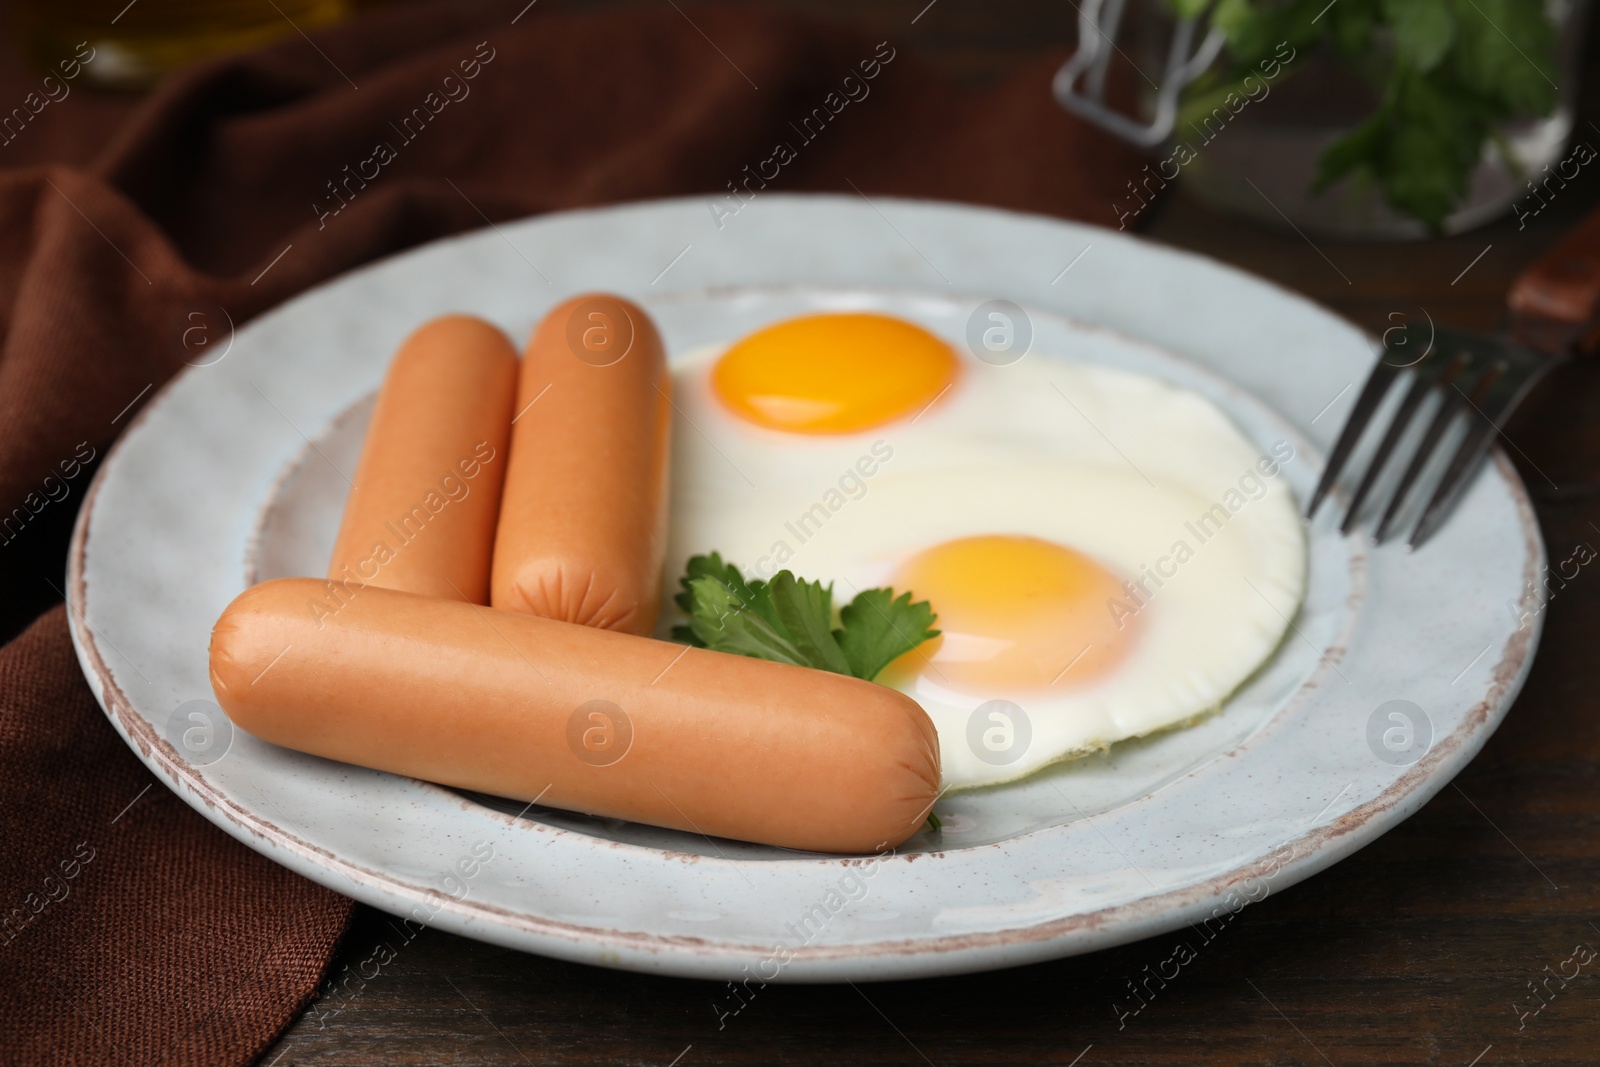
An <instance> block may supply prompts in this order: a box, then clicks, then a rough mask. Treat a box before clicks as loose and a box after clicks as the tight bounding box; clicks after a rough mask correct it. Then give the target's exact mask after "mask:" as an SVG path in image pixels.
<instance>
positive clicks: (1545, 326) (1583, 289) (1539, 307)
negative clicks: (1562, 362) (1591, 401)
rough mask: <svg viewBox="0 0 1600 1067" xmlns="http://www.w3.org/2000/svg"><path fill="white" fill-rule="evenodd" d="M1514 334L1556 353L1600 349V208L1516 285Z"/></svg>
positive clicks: (1508, 300)
mask: <svg viewBox="0 0 1600 1067" xmlns="http://www.w3.org/2000/svg"><path fill="white" fill-rule="evenodd" d="M1506 303H1507V304H1508V305H1509V306H1510V309H1511V329H1510V333H1511V336H1512V337H1513V338H1514V339H1516V340H1518V341H1520V342H1522V343H1523V344H1526V345H1528V346H1530V347H1533V348H1536V349H1539V350H1541V351H1544V352H1551V353H1568V352H1573V353H1582V354H1590V353H1593V352H1595V351H1596V350H1597V349H1600V211H1595V212H1593V213H1592V214H1590V215H1589V216H1588V217H1586V218H1585V219H1584V220H1583V221H1582V222H1580V223H1578V225H1577V226H1575V227H1573V228H1572V230H1570V231H1569V232H1568V233H1567V235H1566V236H1565V237H1563V238H1562V239H1561V240H1560V241H1559V242H1557V244H1556V245H1555V247H1554V248H1552V249H1550V250H1549V251H1548V252H1546V253H1545V254H1544V255H1542V256H1540V257H1539V258H1538V259H1537V260H1535V261H1534V263H1533V265H1532V266H1530V267H1528V269H1526V270H1524V271H1523V272H1522V273H1521V274H1519V275H1518V276H1517V280H1516V281H1514V282H1512V283H1511V292H1510V294H1509V295H1508V296H1507V298H1506Z"/></svg>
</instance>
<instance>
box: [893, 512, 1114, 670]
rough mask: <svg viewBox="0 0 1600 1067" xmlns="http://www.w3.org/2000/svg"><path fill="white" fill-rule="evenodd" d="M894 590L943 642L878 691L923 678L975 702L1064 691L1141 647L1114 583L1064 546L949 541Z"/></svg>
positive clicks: (908, 570)
mask: <svg viewBox="0 0 1600 1067" xmlns="http://www.w3.org/2000/svg"><path fill="white" fill-rule="evenodd" d="M894 586H895V588H896V589H899V590H909V591H910V592H911V594H912V597H913V599H916V600H926V601H928V602H929V603H930V604H931V605H932V607H933V610H934V611H935V612H936V613H937V614H938V620H937V622H935V623H934V625H935V626H936V627H937V628H938V630H939V631H940V636H938V637H936V638H934V640H933V641H930V642H928V643H927V644H924V645H922V646H921V647H920V648H917V649H913V650H912V651H910V652H908V653H906V654H905V655H903V656H901V657H900V658H899V659H897V660H895V662H894V663H892V664H890V665H889V668H888V669H887V671H886V672H885V674H884V675H883V677H881V678H880V679H879V680H880V681H886V682H888V683H889V684H891V685H893V684H896V683H897V682H907V681H910V680H911V679H912V678H913V677H915V676H917V675H922V676H925V677H927V678H929V679H930V680H931V681H934V682H936V683H937V684H939V685H942V686H948V687H949V688H952V689H955V690H958V691H960V692H963V693H968V694H972V695H977V696H990V697H992V696H994V695H996V694H997V693H1001V692H1008V691H1015V690H1022V689H1029V690H1037V689H1051V688H1056V689H1064V688H1067V687H1069V686H1077V685H1082V684H1084V683H1086V682H1089V681H1093V680H1094V679H1096V678H1097V677H1099V676H1100V675H1102V674H1104V673H1106V672H1107V671H1108V670H1109V669H1111V668H1112V667H1114V666H1115V665H1116V664H1117V662H1118V661H1119V660H1121V659H1122V658H1123V657H1124V656H1125V655H1126V654H1127V652H1128V649H1129V647H1130V646H1131V644H1132V642H1133V639H1134V638H1135V637H1136V632H1135V631H1136V629H1137V617H1136V616H1129V615H1128V614H1127V613H1126V612H1121V613H1116V612H1113V611H1112V610H1111V609H1110V607H1109V604H1108V602H1109V601H1112V600H1118V601H1124V602H1125V594H1124V592H1123V589H1122V583H1120V582H1119V581H1118V580H1117V579H1116V577H1115V576H1113V575H1112V573H1111V572H1110V571H1108V570H1106V569H1105V568H1104V567H1102V566H1101V565H1100V564H1099V563H1096V562H1095V561H1094V560H1092V559H1090V558H1089V557H1088V556H1085V555H1083V554H1082V553H1080V552H1075V551H1073V550H1072V549H1070V548H1067V547H1066V546H1064V545H1059V544H1056V543H1054V542H1052V541H1045V540H1041V539H1039V538H1036V537H1021V536H1012V535H1003V534H995V535H984V536H979V537H964V538H961V539H959V540H955V541H946V542H944V543H943V544H939V545H935V546H933V547H932V548H929V549H926V550H924V551H922V552H920V553H918V554H917V555H916V556H913V557H912V558H911V559H909V560H907V561H906V563H905V564H904V565H903V566H902V567H901V568H900V570H899V572H898V573H897V574H896V575H895V580H894Z"/></svg>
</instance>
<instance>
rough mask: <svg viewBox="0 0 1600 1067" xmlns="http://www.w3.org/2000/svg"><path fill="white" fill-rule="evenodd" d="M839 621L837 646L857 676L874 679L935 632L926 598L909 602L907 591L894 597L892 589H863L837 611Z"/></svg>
mask: <svg viewBox="0 0 1600 1067" xmlns="http://www.w3.org/2000/svg"><path fill="white" fill-rule="evenodd" d="M839 621H840V622H841V623H842V624H843V625H844V629H843V630H842V631H841V633H840V635H839V646H840V647H841V648H842V649H843V650H844V655H845V658H846V659H847V660H849V661H850V670H851V673H852V674H854V675H855V676H856V677H857V678H876V677H877V676H878V672H879V671H881V670H883V669H884V668H885V667H887V666H888V665H889V664H890V663H892V662H893V661H894V660H896V659H898V658H899V657H900V656H902V655H904V654H905V653H907V652H909V651H911V650H912V649H913V648H916V647H917V646H918V645H920V644H922V642H924V641H926V640H928V639H929V638H932V637H937V636H938V635H939V631H938V630H935V629H933V622H934V614H933V609H932V608H930V607H929V606H928V602H927V601H926V600H924V601H921V602H919V603H916V604H913V603H912V602H911V594H910V593H901V594H900V596H899V597H898V598H897V597H896V596H895V595H894V590H892V589H863V590H862V591H861V592H860V593H858V594H856V598H855V599H854V600H852V601H850V603H849V604H848V605H847V606H846V607H845V609H844V610H843V611H841V612H840V613H839Z"/></svg>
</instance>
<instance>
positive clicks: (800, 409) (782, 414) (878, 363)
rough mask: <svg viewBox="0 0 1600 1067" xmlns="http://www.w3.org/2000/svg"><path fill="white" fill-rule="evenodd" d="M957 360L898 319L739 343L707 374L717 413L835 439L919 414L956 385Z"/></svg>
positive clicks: (790, 324) (801, 322) (816, 318)
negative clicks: (723, 410) (722, 409)
mask: <svg viewBox="0 0 1600 1067" xmlns="http://www.w3.org/2000/svg"><path fill="white" fill-rule="evenodd" d="M958 367H959V364H958V363H957V361H956V355H955V352H953V351H952V350H951V348H950V346H949V345H947V344H945V343H944V342H943V341H941V340H939V338H937V337H935V336H934V335H933V334H931V333H929V332H928V331H927V330H924V329H922V328H921V327H920V326H914V325H912V324H911V323H909V322H905V321H903V320H901V319H896V318H891V317H890V316H888V315H874V314H867V313H849V314H827V315H808V316H806V317H804V318H799V319H790V320H788V321H787V322H780V323H776V324H775V325H772V326H768V327H766V328H765V329H762V330H757V331H756V332H755V333H753V334H751V335H750V336H748V337H746V338H744V339H743V340H742V341H739V342H738V343H737V344H735V345H734V346H733V347H732V348H730V349H728V351H727V352H726V353H724V354H723V356H722V358H721V359H719V360H718V361H717V364H716V366H715V367H714V368H713V369H712V371H711V387H712V389H713V391H714V392H715V393H716V395H717V397H718V399H720V400H721V401H722V402H723V403H724V404H725V405H727V406H728V408H729V409H731V410H732V411H733V412H734V413H735V414H737V415H739V416H740V417H741V418H744V419H747V420H749V421H750V422H753V423H755V424H756V425H758V426H766V427H769V428H771V429H774V430H786V431H788V432H790V433H807V434H839V433H854V432H856V431H858V430H866V429H870V428H871V427H874V426H881V425H883V424H884V423H887V422H893V421H894V420H895V419H898V418H901V417H903V416H906V415H917V414H920V413H921V412H922V411H923V410H924V409H926V408H927V407H928V405H930V404H931V403H933V401H935V400H937V399H938V398H939V397H940V395H942V394H943V393H944V391H945V390H946V389H948V388H949V387H950V385H951V383H952V382H954V381H955V377H956V373H957V370H958Z"/></svg>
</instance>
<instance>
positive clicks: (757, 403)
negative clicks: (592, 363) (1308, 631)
mask: <svg viewBox="0 0 1600 1067" xmlns="http://www.w3.org/2000/svg"><path fill="white" fill-rule="evenodd" d="M674 387H675V390H676V392H675V394H674V399H675V403H676V405H677V408H678V418H679V425H678V426H677V427H676V434H675V446H674V457H673V467H674V470H673V476H674V488H673V499H672V510H671V515H672V518H671V527H670V532H669V539H668V559H667V574H668V582H669V585H670V588H669V589H668V590H666V592H667V593H668V594H670V593H672V592H675V591H676V588H675V586H676V579H677V576H678V575H680V574H681V573H682V571H683V565H684V563H685V561H686V560H687V559H688V557H689V556H691V555H696V554H700V553H704V552H709V551H712V550H716V551H718V552H721V553H722V555H723V557H724V558H725V559H727V560H730V561H732V562H734V563H736V564H738V565H740V566H741V567H742V568H743V569H744V571H745V573H746V575H747V576H748V577H753V578H754V577H759V578H767V577H771V576H772V575H773V574H774V573H776V572H777V571H779V570H783V569H788V570H791V571H793V572H794V573H795V574H797V575H799V576H800V577H803V578H807V579H814V580H819V581H822V582H825V583H828V582H831V583H833V587H834V600H835V605H836V606H838V605H842V604H844V603H847V602H848V601H849V600H850V599H851V597H853V596H854V595H855V594H856V593H857V592H859V591H860V590H862V589H867V588H873V587H881V586H892V587H893V588H894V589H896V590H897V591H900V592H910V593H912V594H913V597H914V598H915V599H917V600H926V601H928V602H929V603H930V605H931V606H932V608H933V610H934V612H936V613H937V615H938V621H937V622H936V624H935V625H936V626H937V628H938V629H939V630H940V635H939V636H938V637H937V638H935V639H933V640H931V641H929V642H926V643H925V644H923V645H922V646H920V647H918V648H916V649H914V650H912V651H911V652H908V653H907V654H905V655H903V656H901V657H900V658H899V659H898V660H896V661H895V662H894V663H892V664H891V665H890V666H889V667H888V668H887V669H886V670H885V671H884V672H883V673H882V674H881V675H880V676H879V678H878V681H880V682H882V683H884V684H887V685H891V686H894V687H895V688H897V689H900V690H901V691H903V692H905V693H907V694H909V695H910V696H911V697H913V698H914V699H915V700H917V701H918V703H920V704H921V705H922V707H923V708H924V710H926V711H927V713H928V715H929V716H930V717H931V718H932V720H933V722H934V725H935V727H936V728H937V730H938V733H939V739H940V756H941V760H942V766H943V773H944V777H945V784H946V786H947V788H951V789H964V788H971V787H976V786H984V785H994V784H998V783H1001V782H1005V781H1009V780H1012V779H1015V778H1019V777H1022V776H1024V775H1027V774H1030V773H1033V772H1034V771H1037V770H1038V769H1040V768H1041V767H1044V766H1047V765H1049V764H1051V763H1054V762H1057V761H1059V760H1063V759H1068V758H1072V757H1075V756H1080V755H1083V754H1086V753H1089V752H1092V751H1095V750H1098V749H1101V748H1104V747H1105V746H1107V745H1110V744H1113V743H1115V742H1117V741H1120V740H1123V739H1125V738H1130V737H1138V736H1142V735H1145V734H1149V733H1152V732H1155V731H1158V730H1163V729H1166V728H1169V727H1174V726H1178V725H1181V724H1185V723H1188V722H1191V721H1193V720H1195V719H1196V718H1198V717H1200V716H1203V715H1205V714H1207V713H1209V712H1212V711H1214V710H1216V709H1217V708H1219V707H1220V706H1221V705H1222V703H1223V702H1224V701H1225V700H1226V699H1227V698H1228V696H1229V695H1230V694H1231V693H1232V692H1233V691H1234V690H1235V689H1237V688H1238V687H1239V686H1240V684H1241V683H1243V682H1244V681H1245V680H1246V679H1247V678H1249V677H1250V675H1251V674H1253V673H1254V672H1255V671H1256V670H1257V669H1258V668H1259V667H1260V666H1261V665H1262V663H1263V662H1264V661H1265V660H1266V659H1267V658H1268V657H1269V656H1271V654H1272V652H1273V650H1274V649H1275V648H1276V647H1277V645H1278V644H1279V642H1280V641H1282V640H1283V637H1284V634H1285V632H1286V630H1287V629H1288V627H1289V625H1290V620H1291V618H1292V617H1293V616H1294V614H1295V611H1296V610H1297V609H1298V607H1299V604H1300V600H1301V598H1302V597H1303V595H1304V590H1305V570H1306V544H1305V534H1304V528H1303V525H1302V523H1301V521H1300V518H1299V514H1298V510H1297V507H1296V505H1295V501H1294V498H1293V494H1292V493H1291V491H1290V490H1289V487H1288V485H1287V484H1286V481H1285V479H1284V478H1283V477H1282V468H1283V465H1284V464H1286V463H1289V462H1292V461H1293V459H1294V449H1293V446H1292V445H1291V444H1289V443H1288V442H1287V441H1277V442H1270V443H1268V444H1266V445H1258V444H1255V443H1252V442H1251V441H1250V440H1248V439H1246V438H1245V437H1244V435H1243V434H1242V433H1240V431H1239V430H1238V428H1237V427H1235V426H1234V425H1233V423H1232V422H1231V421H1230V420H1229V419H1228V418H1227V416H1226V415H1224V414H1223V413H1222V412H1221V411H1220V410H1218V408H1217V407H1216V406H1215V405H1213V404H1212V403H1211V402H1210V401H1209V400H1207V399H1205V398H1204V397H1202V396H1200V395H1199V394H1197V393H1194V392H1192V391H1188V390H1185V389H1181V388H1178V387H1176V386H1173V385H1171V384H1168V383H1166V382H1163V381H1160V380H1158V379H1156V378H1153V377H1150V376H1148V375H1143V374H1136V373H1132V372H1128V371H1123V370H1118V369H1113V368H1109V367H1103V366H1096V365H1088V364H1080V363H1073V362H1069V361H1067V360H1065V359H1062V358H1059V357H1052V356H1050V355H1046V354H1038V353H1036V354H1033V355H1030V356H1029V357H1028V358H1025V359H1023V360H1021V361H1019V362H1015V363H1012V364H1009V365H1005V366H997V365H993V364H990V363H986V362H982V361H979V360H976V359H972V358H968V357H966V356H964V355H961V354H958V352H957V351H956V349H955V348H953V347H952V345H951V344H950V343H948V342H947V341H945V340H943V339H942V338H940V337H939V336H937V335H936V334H934V333H932V332H930V331H928V330H926V329H924V328H923V327H921V326H919V325H917V324H915V323H911V322H907V321H904V320H901V319H897V318H892V317H889V316H886V315H878V314H869V313H857V312H851V313H832V314H819V315H812V316H807V317H804V318H799V319H792V320H788V321H786V322H781V323H777V324H775V325H772V326H769V327H767V328H765V329H762V330H760V331H758V332H756V333H753V334H751V335H749V336H748V337H745V338H743V339H740V340H737V341H735V342H733V343H731V344H729V345H722V346H713V347H710V348H706V349H702V350H700V351H697V352H695V353H690V354H688V357H687V358H686V359H684V360H682V361H681V362H679V363H678V364H677V366H676V368H675V382H674ZM664 603H670V598H669V599H667V600H665V601H664ZM672 621H675V620H671V619H669V620H667V623H666V624H665V625H670V623H671V622H672Z"/></svg>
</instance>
